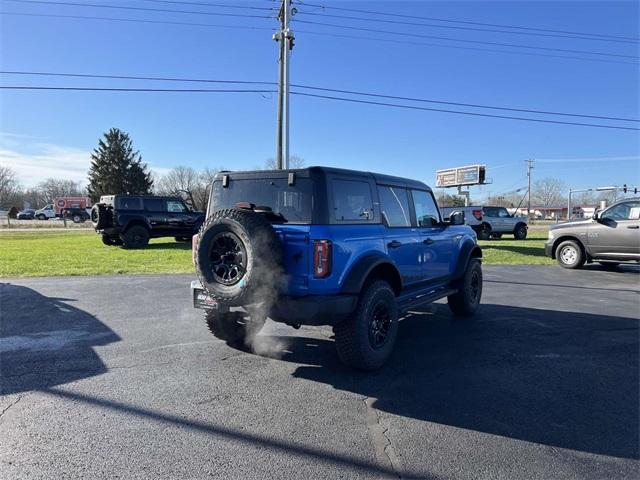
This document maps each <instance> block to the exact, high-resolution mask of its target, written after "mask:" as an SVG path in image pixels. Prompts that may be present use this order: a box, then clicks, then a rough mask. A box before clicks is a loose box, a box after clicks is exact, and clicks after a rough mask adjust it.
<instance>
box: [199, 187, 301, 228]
mask: <svg viewBox="0 0 640 480" xmlns="http://www.w3.org/2000/svg"><path fill="white" fill-rule="evenodd" d="M241 202H249V203H252V204H254V205H255V206H259V207H262V206H265V207H270V208H271V209H272V210H273V212H274V213H275V214H277V215H280V216H281V217H282V220H283V222H287V223H311V207H312V202H313V195H312V183H311V180H309V179H306V178H300V179H296V182H295V184H294V185H289V184H288V181H287V179H286V178H274V179H234V178H231V179H230V180H229V185H228V186H227V187H223V186H222V181H221V180H216V181H215V182H214V183H213V188H212V190H211V199H210V203H209V208H210V212H213V211H215V210H220V209H223V208H233V207H234V206H235V205H236V204H237V203H241Z"/></svg>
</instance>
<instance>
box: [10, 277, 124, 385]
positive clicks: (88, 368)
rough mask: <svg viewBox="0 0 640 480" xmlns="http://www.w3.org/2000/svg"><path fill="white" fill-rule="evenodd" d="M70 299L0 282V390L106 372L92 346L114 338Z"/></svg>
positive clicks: (58, 383) (116, 338)
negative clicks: (73, 304) (71, 303)
mask: <svg viewBox="0 0 640 480" xmlns="http://www.w3.org/2000/svg"><path fill="white" fill-rule="evenodd" d="M70 302H73V300H72V299H68V298H52V297H46V296H44V295H41V294H40V293H38V292H37V291H35V290H33V289H31V288H27V287H22V286H18V285H12V284H10V283H0V305H1V310H0V319H1V320H0V394H3V395H6V394H10V393H18V392H24V391H29V390H35V389H42V388H46V387H50V386H53V385H61V384H64V383H68V382H72V381H74V380H78V379H82V378H87V377H91V376H94V375H99V374H101V373H105V372H106V371H107V368H106V366H105V364H104V363H103V362H102V360H101V359H100V357H99V356H98V355H97V354H96V352H95V351H94V349H93V347H95V346H98V345H107V344H109V343H112V342H117V341H119V340H120V337H118V335H116V334H115V333H114V332H113V331H112V330H111V329H109V328H108V327H107V326H106V325H104V324H103V323H102V322H101V321H100V320H98V319H97V318H96V317H94V316H93V315H90V314H89V313H87V312H85V311H84V310H80V309H78V308H75V307H73V306H71V305H70V304H69V303H70Z"/></svg>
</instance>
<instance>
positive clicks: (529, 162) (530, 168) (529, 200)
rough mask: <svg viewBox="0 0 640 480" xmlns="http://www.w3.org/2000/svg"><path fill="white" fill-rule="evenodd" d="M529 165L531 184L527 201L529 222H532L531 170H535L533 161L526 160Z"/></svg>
mask: <svg viewBox="0 0 640 480" xmlns="http://www.w3.org/2000/svg"><path fill="white" fill-rule="evenodd" d="M525 162H526V163H527V181H528V183H529V187H528V190H527V196H528V197H529V199H528V201H527V220H528V221H529V222H531V170H533V160H525Z"/></svg>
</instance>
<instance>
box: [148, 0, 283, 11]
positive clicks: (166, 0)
mask: <svg viewBox="0 0 640 480" xmlns="http://www.w3.org/2000/svg"><path fill="white" fill-rule="evenodd" d="M140 1H142V2H152V3H165V4H167V3H168V4H175V5H196V6H200V7H220V8H239V9H245V10H271V11H272V10H277V9H278V8H277V7H256V6H253V5H237V4H230V3H212V2H185V1H178V0H140Z"/></svg>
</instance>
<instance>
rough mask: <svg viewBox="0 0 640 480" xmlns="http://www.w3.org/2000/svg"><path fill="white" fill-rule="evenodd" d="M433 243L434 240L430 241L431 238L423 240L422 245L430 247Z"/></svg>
mask: <svg viewBox="0 0 640 480" xmlns="http://www.w3.org/2000/svg"><path fill="white" fill-rule="evenodd" d="M433 242H434V240H432V239H431V238H427V239H426V240H423V241H422V243H424V244H425V245H431V244H432V243H433Z"/></svg>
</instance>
